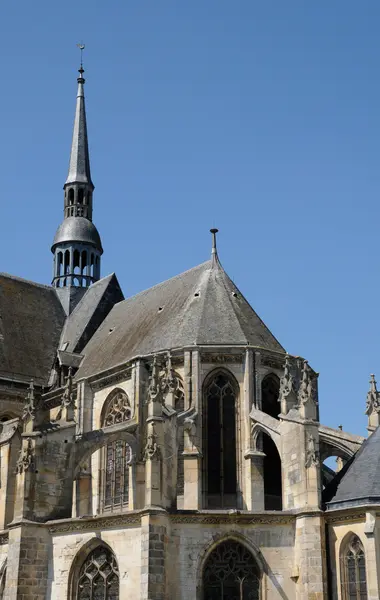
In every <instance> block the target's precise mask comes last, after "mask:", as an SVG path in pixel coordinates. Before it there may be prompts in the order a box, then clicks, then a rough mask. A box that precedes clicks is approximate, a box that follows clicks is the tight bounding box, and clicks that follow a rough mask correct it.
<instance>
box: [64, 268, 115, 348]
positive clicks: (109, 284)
mask: <svg viewBox="0 0 380 600" xmlns="http://www.w3.org/2000/svg"><path fill="white" fill-rule="evenodd" d="M121 300H124V296H123V293H122V291H121V289H120V286H119V283H118V281H117V278H116V275H115V274H112V275H108V276H107V277H103V279H100V280H99V281H97V282H96V283H94V284H92V285H91V286H90V287H89V288H87V291H86V293H85V295H84V296H83V298H82V299H81V300H80V301H79V302H78V304H77V306H76V307H75V308H74V310H73V312H72V313H71V315H70V316H69V317H68V318H67V320H66V323H65V326H64V328H63V331H62V335H61V340H60V344H59V347H60V349H62V350H65V351H67V352H81V350H82V348H83V347H84V346H85V344H87V342H88V341H89V339H90V338H91V336H92V335H93V334H94V333H95V331H96V329H97V328H98V327H99V325H100V323H101V322H102V321H103V320H104V318H105V317H106V315H107V314H108V313H109V312H110V310H111V308H112V307H113V306H114V304H115V303H116V302H120V301H121Z"/></svg>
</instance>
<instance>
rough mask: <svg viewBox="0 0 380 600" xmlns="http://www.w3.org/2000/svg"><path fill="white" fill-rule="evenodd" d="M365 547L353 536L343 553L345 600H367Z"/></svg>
mask: <svg viewBox="0 0 380 600" xmlns="http://www.w3.org/2000/svg"><path fill="white" fill-rule="evenodd" d="M365 567H366V565H365V554H364V548H363V545H362V543H361V541H360V539H359V538H358V536H357V535H352V536H351V537H350V538H349V540H348V542H347V543H346V544H345V545H344V547H343V552H342V553H341V579H342V599H343V600H367V598H368V596H367V576H366V568H365Z"/></svg>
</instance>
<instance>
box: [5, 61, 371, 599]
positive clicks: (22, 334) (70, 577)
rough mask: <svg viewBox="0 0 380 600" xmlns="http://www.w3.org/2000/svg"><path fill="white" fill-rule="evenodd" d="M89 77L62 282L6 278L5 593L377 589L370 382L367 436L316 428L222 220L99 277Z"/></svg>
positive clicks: (224, 595)
mask: <svg viewBox="0 0 380 600" xmlns="http://www.w3.org/2000/svg"><path fill="white" fill-rule="evenodd" d="M84 83H85V80H84V78H83V69H82V67H81V69H80V70H79V78H78V93H77V101H76V102H77V104H76V112H75V121H74V132H73V141H72V149H71V156H70V164H69V173H68V178H67V180H66V183H65V185H64V219H63V222H62V224H61V225H60V227H59V228H58V230H57V233H56V235H55V238H54V241H53V245H52V252H53V255H54V272H53V281H52V284H51V285H50V286H46V285H40V284H36V283H33V282H30V281H26V280H23V279H20V278H17V277H13V276H10V275H7V274H0V597H1V598H3V599H6V600H16V599H17V600H66V599H67V600H69V599H70V600H126V599H136V600H138V599H141V600H327V599H334V600H338V599H339V600H367V599H368V600H370V599H371V600H375V599H378V598H380V587H379V579H380V573H379V568H380V537H379V536H380V530H379V521H378V518H379V517H378V514H379V508H380V478H379V474H380V429H378V425H379V411H380V397H379V393H378V391H377V388H376V382H375V380H374V378H373V377H372V379H371V383H370V391H369V393H368V397H367V409H366V410H367V414H368V430H369V434H370V435H369V437H368V438H367V439H364V438H362V437H360V436H357V435H352V434H350V433H347V432H344V431H342V430H341V429H331V428H329V427H326V426H324V425H322V424H321V423H320V421H319V399H318V374H317V373H316V372H315V371H314V369H313V368H312V367H311V366H310V365H309V364H308V362H307V360H305V359H304V358H301V357H299V356H297V357H295V356H290V355H289V354H287V353H286V351H285V349H284V348H283V346H282V345H281V344H280V343H279V342H278V341H277V339H276V338H275V337H274V336H273V335H272V333H271V332H270V330H269V329H268V328H267V327H266V326H265V325H264V323H263V322H262V321H261V320H260V318H259V317H258V315H257V314H256V313H255V312H254V310H253V309H252V308H251V306H250V305H249V304H248V302H247V301H246V300H245V298H244V296H243V295H242V293H241V292H240V291H239V289H238V288H237V287H236V286H235V284H234V283H233V282H232V281H231V279H230V278H229V277H228V275H227V274H226V272H225V271H224V269H223V267H222V265H221V263H220V260H219V256H218V252H217V247H216V233H217V231H216V230H212V254H211V259H210V260H207V261H206V262H204V263H203V264H201V265H199V266H197V267H195V268H193V269H191V270H189V271H186V272H185V273H182V274H181V275H179V276H177V277H174V278H172V279H170V280H168V281H166V282H164V283H161V284H159V285H157V286H155V287H153V288H151V289H148V290H146V291H143V292H141V293H140V294H138V295H136V296H134V297H132V298H129V299H124V296H123V293H122V290H121V288H120V286H119V283H118V281H117V278H116V276H115V275H114V274H112V275H109V276H107V277H103V278H102V277H101V275H100V273H101V270H100V267H101V256H102V253H103V249H102V244H101V239H100V235H99V233H98V230H97V229H96V227H95V225H94V223H93V221H92V216H93V192H94V185H93V183H92V179H91V174H90V161H89V152H88V141H87V124H86V113H85V99H84ZM332 456H334V457H336V458H337V469H336V471H333V470H332V469H330V468H329V467H327V466H326V465H325V464H324V462H325V460H326V459H327V458H329V457H332Z"/></svg>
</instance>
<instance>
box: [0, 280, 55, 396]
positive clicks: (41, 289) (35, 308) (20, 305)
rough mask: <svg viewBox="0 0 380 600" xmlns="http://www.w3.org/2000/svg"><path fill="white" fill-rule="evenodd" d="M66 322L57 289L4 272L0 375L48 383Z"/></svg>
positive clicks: (0, 291)
mask: <svg viewBox="0 0 380 600" xmlns="http://www.w3.org/2000/svg"><path fill="white" fill-rule="evenodd" d="M64 321H65V313H64V310H63V308H62V305H61V303H60V301H59V298H58V297H57V295H56V293H55V290H54V288H52V287H50V286H45V285H40V284H38V283H33V282H31V281H26V280H25V279H19V278H18V277H12V276H11V275H7V274H5V273H0V377H1V376H3V377H7V378H10V379H18V380H20V381H26V382H29V380H30V379H31V378H32V377H33V378H34V380H35V383H37V384H40V385H46V383H47V381H48V378H49V375H50V370H51V368H52V365H53V362H54V358H55V354H56V351H57V347H58V342H59V337H60V334H61V331H62V327H63V324H64Z"/></svg>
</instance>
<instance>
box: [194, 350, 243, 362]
mask: <svg viewBox="0 0 380 600" xmlns="http://www.w3.org/2000/svg"><path fill="white" fill-rule="evenodd" d="M243 357H244V355H243V354H242V353H239V354H227V353H224V352H215V353H214V352H201V362H203V363H207V364H216V365H225V364H239V365H240V364H241V363H242V362H243Z"/></svg>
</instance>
